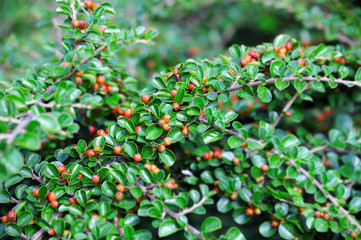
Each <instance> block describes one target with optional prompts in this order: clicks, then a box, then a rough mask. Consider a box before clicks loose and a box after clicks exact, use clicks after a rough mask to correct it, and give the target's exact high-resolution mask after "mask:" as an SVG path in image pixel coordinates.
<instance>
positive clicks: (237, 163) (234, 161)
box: [232, 157, 240, 165]
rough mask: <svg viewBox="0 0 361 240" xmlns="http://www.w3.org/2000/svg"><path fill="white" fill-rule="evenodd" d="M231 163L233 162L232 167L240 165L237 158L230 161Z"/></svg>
mask: <svg viewBox="0 0 361 240" xmlns="http://www.w3.org/2000/svg"><path fill="white" fill-rule="evenodd" d="M232 162H233V164H234V165H239V164H240V161H239V158H237V157H234V158H233V159H232Z"/></svg>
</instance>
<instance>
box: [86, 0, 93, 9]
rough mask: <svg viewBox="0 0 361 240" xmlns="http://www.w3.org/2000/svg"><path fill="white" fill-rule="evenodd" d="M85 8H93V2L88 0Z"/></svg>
mask: <svg viewBox="0 0 361 240" xmlns="http://www.w3.org/2000/svg"><path fill="white" fill-rule="evenodd" d="M85 7H87V8H93V1H92V0H87V1H86V2H85Z"/></svg>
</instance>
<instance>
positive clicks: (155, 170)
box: [144, 163, 160, 174]
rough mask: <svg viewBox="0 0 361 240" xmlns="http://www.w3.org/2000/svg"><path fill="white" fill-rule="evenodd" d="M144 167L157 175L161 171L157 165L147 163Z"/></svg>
mask: <svg viewBox="0 0 361 240" xmlns="http://www.w3.org/2000/svg"><path fill="white" fill-rule="evenodd" d="M144 167H145V168H146V169H148V170H149V171H151V172H152V173H154V174H157V173H158V172H159V171H160V169H159V168H158V167H157V165H155V164H149V163H146V164H144Z"/></svg>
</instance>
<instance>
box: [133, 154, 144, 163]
mask: <svg viewBox="0 0 361 240" xmlns="http://www.w3.org/2000/svg"><path fill="white" fill-rule="evenodd" d="M133 159H134V161H136V162H139V161H140V160H142V155H140V153H137V154H134V156H133Z"/></svg>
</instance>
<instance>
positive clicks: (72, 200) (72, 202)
mask: <svg viewBox="0 0 361 240" xmlns="http://www.w3.org/2000/svg"><path fill="white" fill-rule="evenodd" d="M69 203H70V204H71V205H75V204H76V199H75V197H72V198H69Z"/></svg>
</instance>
